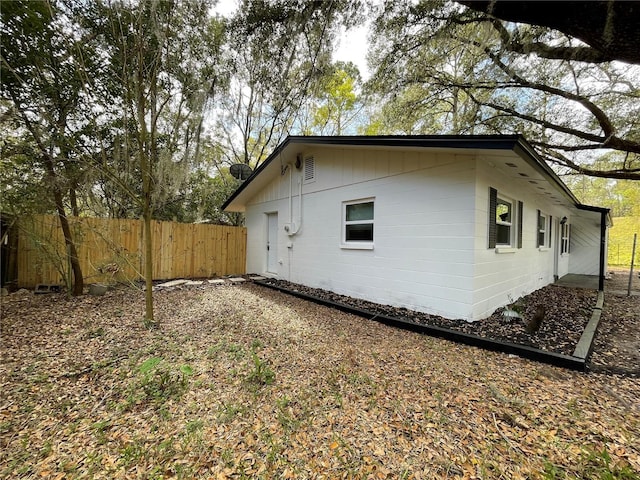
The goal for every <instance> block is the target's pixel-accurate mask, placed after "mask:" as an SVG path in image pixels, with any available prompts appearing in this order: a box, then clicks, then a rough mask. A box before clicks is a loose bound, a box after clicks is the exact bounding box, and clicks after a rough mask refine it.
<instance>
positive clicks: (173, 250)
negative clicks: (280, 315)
mask: <svg viewBox="0 0 640 480" xmlns="http://www.w3.org/2000/svg"><path fill="white" fill-rule="evenodd" d="M69 222H70V224H71V229H72V231H73V235H74V240H75V243H76V247H77V249H78V256H79V258H80V265H81V266H82V273H83V274H84V277H85V282H86V283H105V282H106V283H111V282H116V281H120V282H122V281H132V280H138V279H140V278H142V277H143V275H144V236H143V225H142V221H141V220H129V219H104V218H77V217H69ZM17 228H18V250H17V274H18V286H19V287H26V288H32V287H35V286H36V285H37V284H41V283H47V284H62V283H64V278H65V275H68V272H69V265H68V260H67V256H66V247H65V243H64V236H63V234H62V229H61V228H60V222H59V220H58V217H56V216H54V215H37V216H33V217H28V218H22V219H20V220H19V221H18V222H17ZM151 230H152V242H153V278H154V280H164V279H171V278H181V277H186V278H205V277H207V278H208V277H215V276H221V275H233V274H243V273H245V264H246V263H245V260H246V238H247V231H246V228H244V227H227V226H221V225H208V224H186V223H175V222H160V221H153V222H152V224H151Z"/></svg>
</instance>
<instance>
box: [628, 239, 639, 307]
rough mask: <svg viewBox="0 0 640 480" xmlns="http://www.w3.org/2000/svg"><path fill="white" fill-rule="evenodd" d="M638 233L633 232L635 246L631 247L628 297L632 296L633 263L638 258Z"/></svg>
mask: <svg viewBox="0 0 640 480" xmlns="http://www.w3.org/2000/svg"><path fill="white" fill-rule="evenodd" d="M637 238H638V234H637V233H634V234H633V248H632V249H631V268H630V269H629V286H628V287H627V297H630V296H631V282H632V281H633V263H634V261H635V258H636V239H637Z"/></svg>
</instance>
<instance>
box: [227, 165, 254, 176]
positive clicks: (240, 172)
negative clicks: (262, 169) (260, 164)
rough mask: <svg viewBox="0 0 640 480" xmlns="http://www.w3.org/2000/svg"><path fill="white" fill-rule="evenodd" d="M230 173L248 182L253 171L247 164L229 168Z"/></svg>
mask: <svg viewBox="0 0 640 480" xmlns="http://www.w3.org/2000/svg"><path fill="white" fill-rule="evenodd" d="M229 173H231V176H233V177H235V178H237V179H238V180H246V179H247V178H249V177H250V176H251V174H252V173H253V170H251V167H250V166H249V165H247V164H246V163H236V164H234V165H231V167H229Z"/></svg>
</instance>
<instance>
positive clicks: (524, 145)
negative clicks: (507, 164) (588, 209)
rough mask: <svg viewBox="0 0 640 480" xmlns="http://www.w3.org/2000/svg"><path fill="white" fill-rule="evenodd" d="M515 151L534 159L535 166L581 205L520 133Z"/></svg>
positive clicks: (573, 200)
mask: <svg viewBox="0 0 640 480" xmlns="http://www.w3.org/2000/svg"><path fill="white" fill-rule="evenodd" d="M514 151H515V152H516V153H518V154H519V155H520V156H522V155H525V156H526V157H528V158H529V159H530V160H532V161H533V163H534V165H532V166H534V167H537V168H538V170H540V171H541V172H542V173H543V174H545V175H546V176H547V178H548V179H549V180H551V181H552V182H553V183H555V184H556V185H558V186H559V187H560V189H561V190H562V191H563V193H564V194H565V195H566V196H567V197H568V198H569V199H570V200H571V201H572V202H573V203H574V205H575V206H576V207H577V206H579V205H580V200H578V199H577V197H576V196H575V195H574V194H573V192H572V191H571V190H569V187H567V186H566V185H565V184H564V182H563V181H562V180H560V177H558V175H557V174H556V172H554V171H553V169H552V168H551V167H550V166H549V164H548V163H547V162H545V161H544V159H543V158H542V157H541V156H540V155H539V154H538V152H536V150H535V149H534V148H533V147H532V146H531V144H530V143H529V142H527V140H526V139H525V138H524V136H522V135H519V138H518V143H517V145H516V148H514Z"/></svg>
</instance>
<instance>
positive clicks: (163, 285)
mask: <svg viewBox="0 0 640 480" xmlns="http://www.w3.org/2000/svg"><path fill="white" fill-rule="evenodd" d="M188 281H189V280H182V279H181V280H171V281H169V282H165V283H161V284H159V285H156V287H161V288H169V287H177V286H178V285H184V284H185V283H187V282H188Z"/></svg>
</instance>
